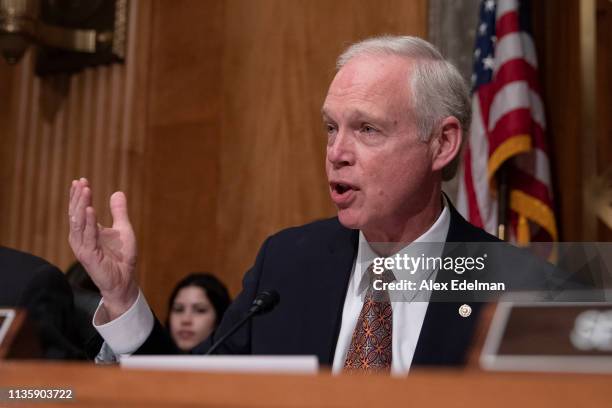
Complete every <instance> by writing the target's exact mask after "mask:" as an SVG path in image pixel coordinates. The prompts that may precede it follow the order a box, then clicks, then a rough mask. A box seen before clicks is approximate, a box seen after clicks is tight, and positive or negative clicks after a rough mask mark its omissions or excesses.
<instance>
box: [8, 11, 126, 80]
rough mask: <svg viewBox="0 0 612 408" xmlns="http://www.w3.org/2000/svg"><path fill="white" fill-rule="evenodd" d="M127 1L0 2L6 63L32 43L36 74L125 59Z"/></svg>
mask: <svg viewBox="0 0 612 408" xmlns="http://www.w3.org/2000/svg"><path fill="white" fill-rule="evenodd" d="M127 2H128V0H0V50H1V52H2V55H3V57H4V59H5V60H6V61H7V62H8V63H9V64H16V63H18V62H19V60H20V59H21V57H22V56H23V54H24V53H25V51H26V50H27V48H28V47H29V46H30V44H32V43H34V44H35V45H36V73H37V74H38V75H46V74H55V73H60V72H68V73H71V72H76V71H79V70H81V69H83V68H84V67H87V66H95V65H100V64H109V63H112V62H121V61H123V60H124V58H125V50H126V33H127Z"/></svg>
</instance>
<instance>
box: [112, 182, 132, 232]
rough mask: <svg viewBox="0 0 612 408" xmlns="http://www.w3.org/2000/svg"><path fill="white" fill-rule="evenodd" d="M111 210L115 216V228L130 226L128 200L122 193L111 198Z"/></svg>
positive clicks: (116, 193) (119, 192) (117, 193)
mask: <svg viewBox="0 0 612 408" xmlns="http://www.w3.org/2000/svg"><path fill="white" fill-rule="evenodd" d="M110 210H111V215H112V216H113V228H124V227H129V226H130V219H129V217H128V211H127V199H126V198H125V194H123V193H122V192H121V191H117V192H115V193H113V195H111V197H110Z"/></svg>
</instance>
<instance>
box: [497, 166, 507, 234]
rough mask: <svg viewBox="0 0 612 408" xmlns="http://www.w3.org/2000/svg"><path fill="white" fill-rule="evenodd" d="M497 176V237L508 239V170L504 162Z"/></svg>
mask: <svg viewBox="0 0 612 408" xmlns="http://www.w3.org/2000/svg"><path fill="white" fill-rule="evenodd" d="M496 177H497V238H499V239H501V240H502V241H507V233H506V232H507V231H508V227H507V225H508V171H507V164H506V163H503V164H502V165H501V166H500V167H499V169H498V170H497V173H496Z"/></svg>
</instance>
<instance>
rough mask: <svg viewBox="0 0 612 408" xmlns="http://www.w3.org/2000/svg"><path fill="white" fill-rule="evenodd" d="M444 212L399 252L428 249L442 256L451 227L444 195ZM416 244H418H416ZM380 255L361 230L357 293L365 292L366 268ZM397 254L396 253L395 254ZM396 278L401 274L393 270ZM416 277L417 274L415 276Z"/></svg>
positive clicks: (413, 253)
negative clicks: (424, 243)
mask: <svg viewBox="0 0 612 408" xmlns="http://www.w3.org/2000/svg"><path fill="white" fill-rule="evenodd" d="M442 197H443V198H442V204H443V207H442V212H441V213H440V215H439V216H438V219H437V220H436V221H435V222H434V223H433V224H432V226H431V227H429V229H428V230H427V231H425V232H424V233H423V234H421V236H419V237H418V238H416V239H415V240H414V241H413V242H412V243H410V244H408V245H406V246H405V247H403V248H402V249H401V250H400V251H398V252H397V254H400V255H401V256H403V255H404V254H406V255H408V256H415V257H417V256H420V255H421V254H423V252H424V251H426V253H425V255H426V256H434V257H435V256H441V255H442V250H443V244H444V242H446V237H447V235H448V230H449V228H450V218H451V217H450V210H449V208H448V204H447V202H446V197H444V195H442ZM423 242H426V243H429V242H431V243H439V244H440V245H425V246H424V245H418V243H423ZM415 244H416V245H415ZM377 256H379V255H377V254H376V252H374V250H373V249H372V247H371V246H370V244H369V243H368V241H367V240H366V238H365V235H364V234H363V232H362V231H359V246H358V249H357V262H356V265H355V272H354V275H353V278H354V283H355V286H354V287H355V295H360V294H362V293H363V291H364V290H365V288H366V287H367V285H364V284H363V282H364V276H363V275H364V274H365V271H366V269H367V268H368V267H369V266H370V265H371V264H372V262H373V261H374V258H375V257H377ZM393 256H395V254H394V255H393ZM392 272H393V274H394V276H395V278H396V279H398V280H399V279H400V274H399V273H397V272H396V271H392ZM414 277H415V278H416V277H417V276H414Z"/></svg>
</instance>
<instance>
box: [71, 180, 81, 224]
mask: <svg viewBox="0 0 612 408" xmlns="http://www.w3.org/2000/svg"><path fill="white" fill-rule="evenodd" d="M70 190H71V191H70V203H69V204H68V215H70V216H71V217H72V216H73V215H74V210H75V208H76V204H77V202H78V201H79V196H80V195H81V190H82V187H81V184H80V183H79V181H78V180H72V188H71V189H70Z"/></svg>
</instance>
